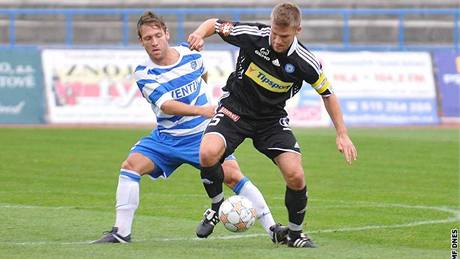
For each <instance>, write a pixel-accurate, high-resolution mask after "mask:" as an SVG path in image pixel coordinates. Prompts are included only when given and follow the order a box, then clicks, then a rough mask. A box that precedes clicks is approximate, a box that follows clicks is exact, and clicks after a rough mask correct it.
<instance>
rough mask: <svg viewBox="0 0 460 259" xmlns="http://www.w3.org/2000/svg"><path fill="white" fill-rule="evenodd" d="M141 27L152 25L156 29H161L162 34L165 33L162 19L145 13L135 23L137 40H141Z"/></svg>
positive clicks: (165, 29) (150, 13)
mask: <svg viewBox="0 0 460 259" xmlns="http://www.w3.org/2000/svg"><path fill="white" fill-rule="evenodd" d="M142 25H153V26H157V27H158V28H160V29H162V30H163V31H164V32H166V31H167V29H168V28H167V27H166V24H165V22H164V21H163V18H162V17H160V16H158V15H156V14H154V13H152V12H150V11H147V12H145V13H144V14H143V15H142V16H141V17H140V18H139V21H137V35H138V36H139V38H141V37H142V36H141V27H142Z"/></svg>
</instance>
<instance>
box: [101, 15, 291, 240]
mask: <svg viewBox="0 0 460 259" xmlns="http://www.w3.org/2000/svg"><path fill="white" fill-rule="evenodd" d="M137 30H138V36H139V41H140V43H141V44H142V46H143V47H144V48H145V50H146V52H147V54H148V58H147V60H146V62H145V63H144V64H142V65H138V66H137V67H136V69H135V72H134V75H135V77H136V82H137V85H138V87H139V90H140V91H141V92H142V95H143V97H144V98H145V99H146V100H147V101H148V102H149V103H150V104H151V107H152V109H153V111H154V113H155V114H156V117H157V127H156V128H155V129H154V130H153V131H152V132H151V134H150V135H149V136H147V137H144V138H142V139H141V140H140V141H139V142H137V143H136V144H135V145H134V146H133V148H132V149H131V152H130V154H129V155H128V158H127V159H126V160H125V161H124V162H123V163H122V165H121V170H120V176H119V180H118V188H117V192H116V219H115V225H114V227H113V228H112V230H111V231H108V232H106V233H105V234H104V235H103V236H102V237H101V238H100V239H99V240H96V241H94V242H93V243H128V242H130V241H131V226H132V222H133V219H134V213H135V211H136V209H137V207H138V206H139V181H140V179H141V176H143V175H148V176H149V177H151V178H153V179H157V178H167V177H169V176H170V175H171V174H172V173H173V172H174V170H175V169H176V168H177V167H179V166H180V165H182V164H184V163H186V164H190V165H192V166H194V167H196V168H199V166H200V163H199V145H200V142H201V137H202V135H203V130H204V129H205V128H206V125H207V124H208V122H209V118H210V117H212V116H213V115H214V114H215V107H214V106H211V105H210V104H209V103H208V99H207V97H206V94H205V88H206V82H205V81H206V80H205V77H206V67H205V66H204V62H203V57H202V56H201V54H200V53H198V52H196V51H191V50H189V48H188V47H185V46H177V47H170V46H169V43H168V40H169V33H168V30H167V28H166V25H165V23H164V22H163V20H162V19H161V18H160V17H158V16H156V15H155V14H153V13H151V12H146V13H145V14H144V15H142V16H141V17H140V19H139V21H138V24H137ZM223 168H224V175H222V179H220V180H223V181H224V182H225V184H226V185H227V186H229V187H230V188H231V189H232V190H233V191H234V192H235V193H236V194H239V195H242V196H245V197H246V198H248V199H249V200H251V201H252V203H253V204H254V207H255V208H256V210H257V215H256V216H257V218H258V219H259V222H260V223H261V224H262V226H263V227H264V229H265V230H266V231H267V233H268V235H269V237H270V238H271V239H272V241H273V242H275V243H280V242H285V241H286V236H287V227H285V226H282V225H280V224H275V221H274V219H273V217H272V215H271V213H270V209H269V208H268V206H267V203H266V202H265V200H264V197H263V196H262V194H261V192H260V191H259V189H257V187H256V186H255V185H253V184H252V183H251V182H250V181H249V179H248V178H246V177H244V175H243V174H242V173H241V171H240V168H239V166H238V163H237V162H236V160H235V158H234V157H233V155H231V154H230V155H229V156H228V157H227V158H226V159H225V162H224V163H223ZM206 181H207V179H203V184H204V185H206ZM221 182H222V181H221ZM221 199H223V194H222V195H221V196H219V197H215V199H214V200H213V202H212V203H213V205H212V206H214V207H212V208H211V209H209V210H207V211H206V212H205V215H204V219H206V220H205V222H206V224H205V225H204V226H200V228H199V230H198V231H197V235H198V236H199V237H202V238H206V237H207V236H209V235H210V234H211V233H212V231H213V229H214V226H215V224H216V223H217V222H218V216H217V213H216V211H217V208H216V207H215V206H216V205H215V204H217V201H220V200H221Z"/></svg>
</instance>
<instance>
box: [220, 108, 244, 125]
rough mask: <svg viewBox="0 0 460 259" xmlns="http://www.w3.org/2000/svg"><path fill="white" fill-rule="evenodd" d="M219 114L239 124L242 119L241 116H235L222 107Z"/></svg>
mask: <svg viewBox="0 0 460 259" xmlns="http://www.w3.org/2000/svg"><path fill="white" fill-rule="evenodd" d="M219 112H221V113H223V114H225V115H227V117H229V118H230V119H232V120H233V121H234V122H237V121H238V120H239V119H240V116H239V115H237V114H234V113H233V112H231V111H229V110H227V108H225V107H222V108H220V109H219Z"/></svg>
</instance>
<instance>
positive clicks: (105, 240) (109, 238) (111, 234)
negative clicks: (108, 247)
mask: <svg viewBox="0 0 460 259" xmlns="http://www.w3.org/2000/svg"><path fill="white" fill-rule="evenodd" d="M117 231H118V228H117V227H113V228H112V231H106V232H104V235H103V236H102V237H101V238H100V239H99V240H95V241H93V242H91V244H109V243H130V242H131V235H127V236H125V237H122V236H120V235H119V234H118V233H117Z"/></svg>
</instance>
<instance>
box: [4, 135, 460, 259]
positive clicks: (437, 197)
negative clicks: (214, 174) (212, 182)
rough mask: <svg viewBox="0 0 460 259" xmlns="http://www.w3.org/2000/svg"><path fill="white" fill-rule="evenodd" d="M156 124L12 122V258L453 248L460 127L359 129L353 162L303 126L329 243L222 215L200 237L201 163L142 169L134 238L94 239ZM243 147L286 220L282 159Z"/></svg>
mask: <svg viewBox="0 0 460 259" xmlns="http://www.w3.org/2000/svg"><path fill="white" fill-rule="evenodd" d="M148 133H149V130H148V129H48V128H20V129H17V128H0V258H135V257H136V258H450V254H451V250H450V232H451V229H453V228H459V226H460V204H459V203H460V202H459V200H460V195H459V175H460V172H459V157H460V154H459V150H460V149H459V139H460V138H459V130H458V129H439V128H385V129H379V128H370V129H350V135H351V137H352V139H353V140H354V142H355V144H356V146H357V148H358V152H359V159H358V161H356V162H355V163H354V164H353V165H352V166H348V165H346V163H345V162H344V160H343V157H342V156H341V155H340V154H339V153H338V152H337V151H336V148H335V135H334V131H333V130H331V129H298V130H296V134H297V138H298V140H299V143H300V145H301V147H302V151H303V157H304V160H303V163H304V168H305V171H306V178H307V184H308V187H309V197H310V199H309V207H308V212H307V217H306V225H305V229H306V230H307V232H308V233H309V234H310V235H311V237H312V238H313V239H314V240H315V241H316V243H318V244H319V246H320V247H319V248H317V249H291V248H287V247H285V246H277V245H274V244H272V243H271V241H269V239H268V237H267V236H266V235H265V232H264V231H263V229H262V228H261V227H260V225H258V224H257V225H256V226H255V227H253V228H251V229H250V230H249V231H247V232H246V233H242V234H234V233H231V232H229V231H227V230H225V229H224V227H223V226H222V225H218V226H217V227H216V229H215V232H214V233H213V235H212V238H209V239H207V240H198V239H196V238H195V227H196V224H197V223H198V222H199V220H200V219H201V215H202V213H203V211H204V210H205V209H206V208H207V206H208V204H209V200H208V198H207V196H206V194H205V192H204V189H203V187H202V185H201V182H200V177H199V173H198V171H197V170H195V169H194V168H192V167H190V166H182V167H181V168H180V170H179V171H177V172H176V173H175V174H173V176H172V177H171V178H170V179H168V180H161V181H156V182H154V181H151V180H150V179H148V178H144V179H143V180H142V181H141V204H140V207H139V209H138V211H137V214H136V218H135V222H134V226H133V243H132V244H129V245H89V244H88V242H89V241H91V240H94V239H97V238H99V237H100V236H101V234H102V232H103V231H105V230H109V229H110V228H111V227H112V225H113V222H114V196H115V189H116V184H117V179H118V171H119V166H120V163H121V161H123V159H124V158H125V156H126V154H127V152H128V151H129V148H130V147H131V145H132V144H134V143H135V142H136V141H137V139H138V138H139V137H140V136H143V135H146V134H148ZM236 155H237V157H238V159H239V162H240V165H241V168H242V169H243V171H244V172H245V173H246V175H247V176H248V177H249V178H250V179H251V180H252V181H253V182H254V183H255V184H256V185H257V186H258V187H259V188H260V190H261V191H262V193H264V195H265V198H266V200H267V202H268V204H269V206H270V207H271V210H272V213H273V214H274V216H275V219H277V221H279V222H281V223H284V224H286V223H287V213H286V209H285V207H284V190H285V185H284V182H283V180H282V177H281V175H280V173H278V171H277V168H276V167H275V166H274V165H273V164H272V163H271V161H269V160H268V159H266V158H265V157H264V156H263V155H261V154H259V153H257V152H256V151H255V149H254V148H253V147H252V144H251V142H250V141H246V142H245V143H243V145H242V146H240V148H239V150H238V152H237V153H236ZM230 194H231V192H230V191H229V190H228V189H226V195H227V196H228V195H230ZM216 256H217V257H216Z"/></svg>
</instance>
